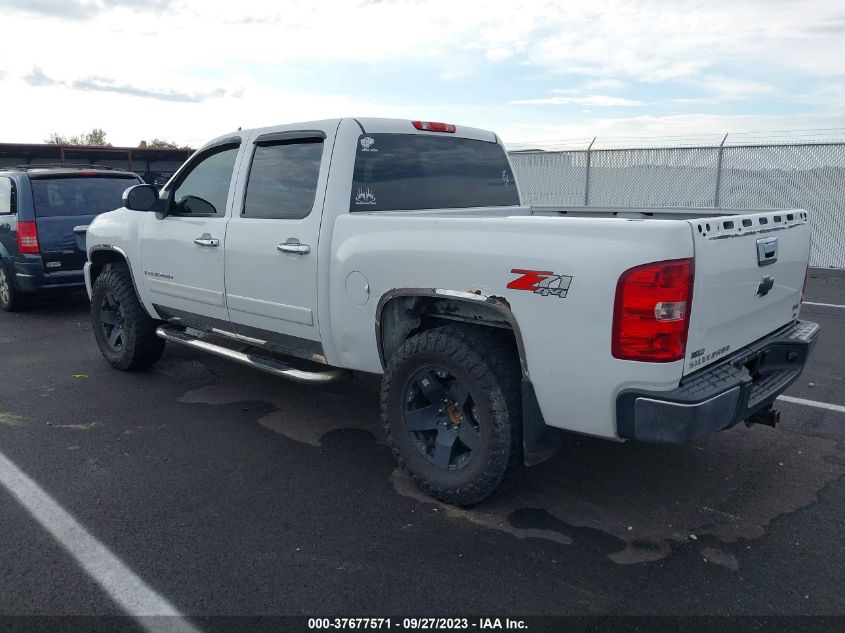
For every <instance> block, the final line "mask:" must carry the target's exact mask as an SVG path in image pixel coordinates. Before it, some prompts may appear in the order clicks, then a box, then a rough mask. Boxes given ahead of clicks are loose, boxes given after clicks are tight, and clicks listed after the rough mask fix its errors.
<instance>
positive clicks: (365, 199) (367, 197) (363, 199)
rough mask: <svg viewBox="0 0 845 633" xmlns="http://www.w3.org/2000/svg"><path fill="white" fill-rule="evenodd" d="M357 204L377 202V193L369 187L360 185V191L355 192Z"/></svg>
mask: <svg viewBox="0 0 845 633" xmlns="http://www.w3.org/2000/svg"><path fill="white" fill-rule="evenodd" d="M355 204H376V194H374V193H373V192H372V190H371V189H370V188H369V187H367V188H366V189H364V188H363V187H358V192H357V193H356V194H355Z"/></svg>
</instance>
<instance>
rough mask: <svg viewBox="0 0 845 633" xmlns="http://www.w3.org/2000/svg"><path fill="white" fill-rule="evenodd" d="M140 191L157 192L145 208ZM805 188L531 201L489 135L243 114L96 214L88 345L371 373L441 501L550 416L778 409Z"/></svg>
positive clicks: (400, 457) (798, 323)
mask: <svg viewBox="0 0 845 633" xmlns="http://www.w3.org/2000/svg"><path fill="white" fill-rule="evenodd" d="M144 211H146V212H147V213H141V212H144ZM807 223H808V218H807V213H806V212H805V211H803V210H797V209H796V210H789V211H783V210H777V211H776V210H761V211H748V210H745V211H737V210H734V211H728V210H724V209H660V208H607V209H600V208H537V207H534V208H532V207H527V206H524V205H522V204H521V203H520V197H519V190H518V183H517V182H516V179H515V177H514V174H513V171H512V170H511V166H510V164H509V162H508V157H507V154H506V152H505V149H504V147H503V145H502V143H501V141H500V140H499V138H498V137H497V136H496V135H495V134H493V133H492V132H486V131H483V130H479V129H474V128H469V127H461V126H454V125H451V124H444V123H433V122H422V121H401V120H388V119H365V118H360V119H354V118H346V119H333V120H328V121H312V122H308V123H302V124H295V125H283V126H278V127H270V128H263V129H255V130H242V131H241V130H239V131H237V132H233V133H232V134H227V135H225V136H222V137H220V138H218V139H215V140H213V141H211V142H210V143H208V144H207V145H205V146H204V147H203V148H202V149H200V150H199V151H197V152H196V154H194V155H193V156H192V157H191V158H190V159H189V160H188V161H187V162H186V163H185V165H183V167H182V168H181V169H180V170H179V171H178V172H177V173H176V174H175V175H174V176H173V178H172V179H171V180H170V181H169V182H168V183H167V185H166V186H165V187H164V188H163V189H162V190H161V192H158V191H156V189H155V188H154V187H152V186H150V185H138V186H135V187H132V188H130V189H128V190H127V191H126V193H124V208H122V209H119V210H116V211H112V212H109V213H105V214H103V215H100V216H98V217H97V218H96V219H95V220H94V221H93V222H92V223H91V225H90V227H88V231H87V254H88V263H87V264H86V266H85V280H86V284H87V287H88V292H89V295H90V297H91V315H92V319H93V325H94V328H93V329H94V334H95V336H96V339H97V343H98V344H99V346H100V349H101V350H102V353H103V355H104V356H105V358H106V360H107V361H108V362H109V363H110V364H112V365H113V366H114V367H117V368H119V369H135V368H142V367H147V366H149V365H151V364H152V363H154V362H155V361H156V360H158V359H159V357H160V356H161V354H162V351H163V348H164V343H165V341H170V342H173V343H178V344H182V345H187V346H190V347H193V348H196V349H200V350H204V351H206V352H210V353H212V354H217V355H220V356H223V357H226V358H230V359H232V360H235V361H239V362H241V363H244V364H247V365H250V366H252V367H254V368H257V369H261V370H264V371H267V372H270V373H273V374H277V375H279V376H284V377H287V378H291V379H294V380H298V381H302V382H311V383H325V382H329V381H333V380H338V379H342V378H344V377H347V376H349V375H350V374H351V372H353V371H359V372H370V373H375V374H383V379H382V391H381V416H382V421H383V423H384V427H385V430H386V432H387V436H388V440H389V443H390V446H391V447H392V449H393V453H394V455H395V456H396V459H397V461H398V462H399V464H400V465H401V466H403V467H404V468H406V469H407V470H408V471H409V472H410V474H411V475H412V477H413V478H414V479H415V481H416V482H417V483H418V484H419V485H420V487H421V488H422V489H423V490H425V491H426V492H428V493H429V494H431V495H433V496H435V497H437V498H439V499H442V500H444V501H446V502H449V503H455V504H460V505H468V504H473V503H477V502H478V501H480V500H481V499H483V498H485V497H486V496H487V495H489V494H490V493H491V492H492V491H494V490H495V489H496V488H497V486H499V484H500V482H501V481H502V479H503V477H505V475H506V473H508V472H510V470H512V469H515V468H518V467H519V466H521V465H522V464H523V463H524V464H527V465H531V464H535V463H538V462H540V461H542V460H543V459H545V458H547V457H548V456H550V455H551V454H553V453H554V450H555V448H556V445H557V442H558V439H559V438H558V433H557V432H556V431H557V430H558V429H566V430H569V431H577V432H580V433H587V434H590V435H594V436H600V437H606V438H611V439H617V440H641V441H649V442H685V441H689V440H695V439H697V438H700V437H702V436H705V435H708V434H710V433H713V432H716V431H719V430H721V429H725V428H728V427H730V426H733V425H734V424H736V423H738V422H741V421H746V423H749V424H750V423H765V424H769V425H771V426H774V425H775V423H776V422H777V419H778V415H777V411H775V410H773V409H772V404H773V402H774V400H775V398H776V397H777V396H778V394H780V393H782V392H783V391H784V389H786V387H787V386H788V385H789V384H790V383H791V382H792V381H794V380H795V379H796V378H797V377H798V375H799V374H800V372H801V370H802V368H803V366H804V364H805V362H806V360H807V357H808V354H809V353H810V350H811V349H812V347H813V345H814V343H815V341H816V338H817V334H818V331H819V328H818V326H817V325H816V324H814V323H809V322H807V321H802V320H799V311H800V308H801V300H802V294H803V289H802V288H803V284H804V283H806V271H807V261H808V255H809V250H810V238H809V231H808V224H807Z"/></svg>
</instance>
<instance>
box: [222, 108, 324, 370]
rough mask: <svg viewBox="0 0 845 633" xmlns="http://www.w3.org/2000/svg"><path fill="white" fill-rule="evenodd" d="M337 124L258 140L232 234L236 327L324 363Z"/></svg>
mask: <svg viewBox="0 0 845 633" xmlns="http://www.w3.org/2000/svg"><path fill="white" fill-rule="evenodd" d="M336 128H337V125H336V124H333V125H332V124H329V125H325V126H322V125H316V127H315V128H314V129H311V130H305V131H302V130H291V129H286V128H278V131H274V132H272V133H266V134H260V135H259V136H257V137H255V138H254V139H253V140H252V143H251V147H250V150H249V151H250V153H251V156H250V158H249V160H248V163H249V171H248V175H247V177H246V180H245V182H244V186H243V195H242V196H240V195H239V196H238V198H239V208H238V209H237V211H236V212H234V213H233V214H232V216H233V217H232V220H231V221H230V223H229V227H228V231H227V233H226V302H227V305H228V307H229V317H230V318H231V320H232V323H233V328H234V329H235V331H236V332H237V333H238V334H240V335H242V336H244V337H248V338H249V339H254V340H257V341H259V342H260V343H262V344H264V345H266V346H268V347H270V348H271V349H275V350H277V351H280V352H284V353H290V354H294V355H297V356H300V357H304V358H312V359H315V360H323V350H322V346H321V345H320V342H319V341H320V336H319V329H318V324H317V246H318V244H317V241H318V237H319V234H320V218H321V215H322V209H323V199H324V197H325V190H326V181H327V179H328V171H329V157H330V155H331V148H332V144H333V141H334V134H335V130H336Z"/></svg>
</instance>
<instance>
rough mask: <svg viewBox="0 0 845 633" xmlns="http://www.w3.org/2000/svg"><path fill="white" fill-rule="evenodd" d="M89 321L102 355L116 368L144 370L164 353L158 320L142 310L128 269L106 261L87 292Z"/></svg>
mask: <svg viewBox="0 0 845 633" xmlns="http://www.w3.org/2000/svg"><path fill="white" fill-rule="evenodd" d="M91 323H92V325H93V329H94V337H95V338H96V339H97V345H99V347H100V352H102V354H103V357H104V358H105V359H106V361H108V363H109V365H111V366H112V367H115V368H116V369H124V370H131V369H146V368H147V367H150V366H151V365H152V364H153V363H155V362H156V361H157V360H158V359H159V358H161V355H162V354H163V353H164V340H162V339H160V338H159V337H157V336H156V334H155V330H156V327H157V326H158V323H157V322H156V321H155V320H154V319H152V318H150V316H149V315H148V314H147V313H146V311H145V310H144V308H143V306H142V305H141V302H140V301H139V300H138V295H137V294H135V286H134V285H133V284H132V276H131V274H130V272H129V269H128V268H127V267H126V266H125V265H123V264H107V265H106V267H105V269H104V270H103V272H102V273H101V274H100V275H99V276H98V277H97V280H96V281H95V282H94V288H93V290H92V292H91Z"/></svg>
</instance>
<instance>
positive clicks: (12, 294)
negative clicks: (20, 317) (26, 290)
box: [0, 260, 22, 312]
mask: <svg viewBox="0 0 845 633" xmlns="http://www.w3.org/2000/svg"><path fill="white" fill-rule="evenodd" d="M21 299H22V297H21V293H20V291H19V290H18V289H17V288H16V287H15V276H14V275H13V274H12V273H11V272H10V271H9V268H8V266H6V263H5V262H3V261H2V260H0V309H3V310H5V311H6V312H14V311H15V310H18V309H19V308H20V307H21Z"/></svg>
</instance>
